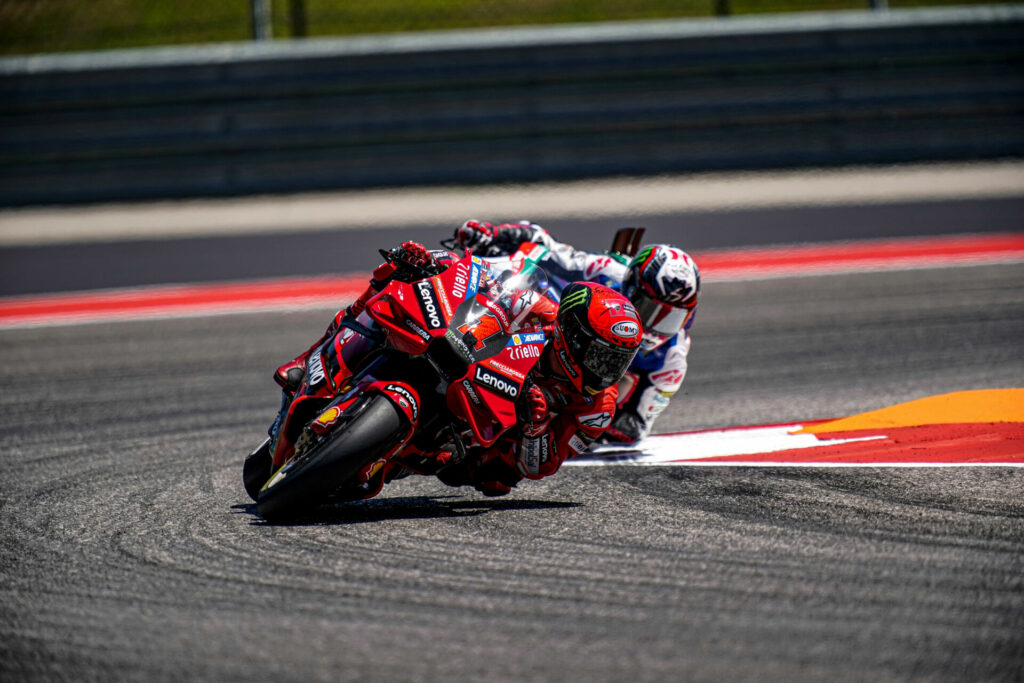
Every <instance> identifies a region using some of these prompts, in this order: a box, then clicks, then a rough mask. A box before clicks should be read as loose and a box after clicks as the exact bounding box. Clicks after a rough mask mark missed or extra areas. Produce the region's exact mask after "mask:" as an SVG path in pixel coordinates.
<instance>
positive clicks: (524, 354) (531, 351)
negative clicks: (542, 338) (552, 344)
mask: <svg viewBox="0 0 1024 683" xmlns="http://www.w3.org/2000/svg"><path fill="white" fill-rule="evenodd" d="M542 348H544V347H543V346H541V345H540V344H520V345H518V346H512V347H510V348H509V350H508V357H509V358H511V359H512V360H530V359H531V358H540V350H541V349H542Z"/></svg>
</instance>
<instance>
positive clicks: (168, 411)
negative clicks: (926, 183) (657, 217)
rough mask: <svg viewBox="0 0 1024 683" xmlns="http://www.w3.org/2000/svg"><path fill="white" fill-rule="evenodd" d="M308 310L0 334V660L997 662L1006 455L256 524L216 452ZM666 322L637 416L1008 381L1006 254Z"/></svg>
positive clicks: (740, 294)
mask: <svg viewBox="0 0 1024 683" xmlns="http://www.w3.org/2000/svg"><path fill="white" fill-rule="evenodd" d="M940 295H941V296H940ZM329 315H330V312H329V311H312V312H310V311H307V312H302V313H291V314H264V315H228V316H220V317H200V318H186V319H178V320H165V321H156V322H127V323H118V324H91V325H81V326H70V327H49V328H46V327H44V328H35V329H31V328H30V329H15V330H6V331H0V353H2V358H3V363H2V365H0V376H2V386H3V387H4V392H3V395H2V398H0V401H2V405H3V410H2V412H0V447H2V448H0V453H2V458H3V460H2V462H3V477H2V479H0V499H2V510H0V591H2V598H0V678H2V679H3V680H5V681H21V680H68V681H109V680H138V681H152V680H211V681H233V680H238V681H242V680H245V681H251V680H294V681H357V680H358V681H364V680H379V681H441V680H455V681H466V680H489V681H503V680H509V681H669V680H693V681H721V680H732V681H739V680H778V681H782V680H821V681H837V680H838V681H844V680H851V681H852V680H856V681H864V680H870V681H887V680H894V681H897V680H898V681H906V680H929V681H931V680H949V681H978V680H1005V681H1012V680H1021V678H1022V677H1024V470H1022V469H1019V468H1017V469H1015V468H1002V467H995V468H948V469H935V468H906V469H848V470H847V469H795V468H794V469H786V468H780V469H743V468H739V469H731V468H693V469H690V468H683V467H673V468H660V467H646V468H641V467H604V468H565V469H564V470H563V471H562V472H560V473H559V474H558V475H557V476H554V477H551V478H549V479H546V480H543V481H540V482H528V483H524V484H521V485H520V487H519V488H518V489H517V490H516V491H514V492H513V494H512V495H510V496H508V497H506V498H501V499H486V498H483V497H481V496H479V495H477V494H475V493H473V492H471V491H469V490H456V489H449V488H446V487H445V486H443V485H442V484H440V483H439V482H436V481H434V480H429V479H426V478H411V479H406V480H403V481H399V482H396V483H395V484H393V485H391V486H390V487H389V488H387V489H385V492H384V494H383V495H382V496H381V497H380V498H378V499H375V500H372V501H368V502H362V503H352V504H345V505H340V506H336V507H334V508H330V509H326V510H325V511H324V513H323V515H322V516H320V517H319V518H317V519H316V520H312V521H310V522H309V523H307V524H298V525H292V526H268V525H266V524H264V523H263V522H262V520H261V519H260V518H259V517H258V516H257V515H256V514H255V510H254V506H252V505H251V504H250V501H249V500H248V498H247V497H246V495H245V492H244V491H243V489H242V485H241V480H240V472H241V461H242V458H243V457H244V455H245V453H246V451H247V448H249V447H251V446H253V445H255V444H256V443H258V442H259V441H260V440H261V434H262V432H263V430H264V429H265V426H266V423H267V422H268V421H269V420H270V419H271V417H272V415H273V412H274V410H275V408H276V405H277V396H276V394H275V389H274V386H273V384H272V382H271V381H270V372H271V371H272V369H273V368H274V367H275V366H276V365H277V364H278V363H280V362H282V361H283V360H285V359H286V358H288V357H290V354H293V353H295V352H298V351H300V350H302V349H303V348H305V345H306V344H307V343H308V342H309V341H310V340H311V339H312V338H315V337H316V336H317V335H319V334H320V332H321V330H322V329H323V326H324V325H325V324H326V322H327V319H328V316H329ZM694 337H695V341H694V348H693V351H692V353H691V356H690V366H691V370H690V375H689V376H688V379H687V381H686V383H685V384H684V395H683V396H681V397H680V398H679V399H677V400H675V401H674V402H673V403H672V405H671V407H670V412H669V413H668V414H667V415H666V417H665V418H663V421H662V422H661V423H659V428H660V429H662V430H665V431H670V430H682V429H698V428H704V427H715V426H730V425H741V424H754V423H769V422H784V421H792V420H803V419H812V418H825V417H837V416H842V415H846V414H850V413H853V412H858V411H863V410H870V409H874V408H879V407H882V406H885V405H888V404H891V403H895V402H898V401H903V400H909V399H912V398H917V397H920V396H924V395H929V394H937V393H942V392H946V391H954V390H962V389H973V388H995V387H1011V386H1022V380H1024V353H1022V348H1024V347H1022V340H1024V268H1022V267H1021V266H1020V265H1003V266H976V267H961V268H944V269H934V270H915V271H907V272H893V273H875V274H861V275H842V276H839V275H836V276H820V277H805V278H791V279H779V280H771V281H761V282H739V283H720V284H714V283H712V284H709V285H708V286H707V287H706V289H705V292H704V294H703V299H702V303H701V311H700V317H699V320H698V322H697V325H696V327H695V335H694Z"/></svg>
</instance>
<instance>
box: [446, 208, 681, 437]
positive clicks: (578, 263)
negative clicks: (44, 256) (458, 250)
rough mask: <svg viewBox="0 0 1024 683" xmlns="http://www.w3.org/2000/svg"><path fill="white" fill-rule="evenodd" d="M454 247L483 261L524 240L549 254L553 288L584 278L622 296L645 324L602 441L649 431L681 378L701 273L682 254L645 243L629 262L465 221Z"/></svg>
mask: <svg viewBox="0 0 1024 683" xmlns="http://www.w3.org/2000/svg"><path fill="white" fill-rule="evenodd" d="M455 242H456V243H457V244H459V245H460V246H463V247H470V248H472V249H474V250H475V252H476V253H477V254H479V255H480V256H483V257H485V258H487V257H499V256H506V255H509V254H512V253H513V252H515V250H516V249H518V248H519V245H520V244H522V243H523V242H536V243H538V244H543V245H544V246H545V247H547V248H548V249H549V250H550V252H549V253H548V254H547V255H546V256H545V257H544V260H543V261H542V265H543V267H544V270H545V271H547V273H548V274H549V275H550V276H551V278H552V279H553V280H555V284H557V285H558V286H559V287H560V286H564V285H565V284H567V283H569V282H574V281H578V280H587V281H591V282H597V283H600V284H603V285H605V286H608V287H611V288H612V289H615V290H617V291H620V292H621V293H622V294H624V295H626V297H628V298H629V299H630V301H632V302H633V305H634V306H636V308H637V311H638V312H639V314H640V319H641V320H642V321H643V323H644V335H643V342H642V345H641V350H640V352H639V353H638V354H637V356H636V358H635V360H634V361H633V363H632V365H630V367H629V370H628V371H627V372H626V374H625V376H624V377H623V378H622V380H621V381H620V383H619V400H618V410H617V412H616V414H615V419H614V421H613V422H612V424H611V426H610V427H609V428H608V429H607V430H606V431H605V434H604V438H605V440H608V441H613V442H623V443H630V442H635V441H638V440H640V439H642V438H644V437H645V436H647V435H648V434H650V432H651V429H652V427H653V426H654V422H655V420H656V419H657V418H658V415H660V414H661V413H662V411H664V410H665V408H666V407H667V406H668V404H669V401H670V400H671V398H672V396H673V395H675V393H676V392H677V391H679V387H680V385H682V383H683V379H684V378H685V377H686V356H687V354H688V353H689V351H690V333H689V329H690V326H691V325H692V324H693V319H694V314H695V312H696V309H697V295H698V293H699V292H700V271H699V270H698V268H697V264H696V262H694V260H693V259H692V258H691V257H690V255H689V254H687V253H686V252H684V251H683V250H681V249H678V248H676V247H672V246H669V245H665V244H655V245H649V246H646V247H644V248H643V249H641V250H640V251H639V253H638V254H637V255H636V256H635V257H634V258H633V259H632V260H629V259H628V258H627V257H625V256H623V255H621V254H611V253H608V254H598V253H593V252H588V251H583V250H580V249H575V248H573V247H572V246H570V245H568V244H563V243H561V242H558V241H556V240H555V239H554V238H552V237H551V235H550V234H548V231H547V230H545V229H544V228H542V227H541V226H539V225H536V224H534V223H530V222H529V221H520V222H519V223H505V224H502V225H492V224H490V223H486V222H482V221H477V220H470V221H466V222H465V223H464V224H463V225H461V226H460V227H459V228H457V229H456V231H455Z"/></svg>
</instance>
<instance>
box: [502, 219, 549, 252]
mask: <svg viewBox="0 0 1024 683" xmlns="http://www.w3.org/2000/svg"><path fill="white" fill-rule="evenodd" d="M542 232H545V230H544V228H542V227H540V226H539V225H537V224H536V223H531V222H530V221H519V222H518V223H502V224H501V225H497V226H494V227H493V228H492V238H491V242H492V243H493V244H494V246H495V247H496V248H499V249H500V250H501V251H502V253H511V252H513V251H515V250H516V249H518V248H519V245H520V244H522V243H523V242H533V241H534V240H535V239H536V237H537V235H538V234H539V233H542Z"/></svg>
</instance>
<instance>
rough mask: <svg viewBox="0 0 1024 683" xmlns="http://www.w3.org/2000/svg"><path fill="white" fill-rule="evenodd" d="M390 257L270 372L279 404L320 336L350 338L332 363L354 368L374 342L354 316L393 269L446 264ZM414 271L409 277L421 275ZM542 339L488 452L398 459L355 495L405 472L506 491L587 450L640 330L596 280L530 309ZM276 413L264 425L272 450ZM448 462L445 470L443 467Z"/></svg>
mask: <svg viewBox="0 0 1024 683" xmlns="http://www.w3.org/2000/svg"><path fill="white" fill-rule="evenodd" d="M393 253H394V254H395V255H396V256H397V258H396V259H394V260H393V262H390V261H389V262H385V263H383V264H381V265H380V266H378V267H377V268H376V269H375V270H374V272H373V277H372V278H371V280H370V284H369V286H368V287H367V289H366V291H365V292H364V293H363V294H362V295H361V296H360V297H359V298H357V299H356V301H354V302H353V303H352V304H351V305H349V306H348V307H347V308H346V309H343V310H341V311H339V312H338V313H337V314H336V315H335V317H334V320H333V321H332V322H331V324H330V325H329V326H328V328H327V330H326V332H325V333H324V335H323V336H322V337H321V338H320V339H319V340H318V341H317V342H316V343H315V344H313V345H312V346H311V347H310V348H309V349H307V350H306V351H305V352H304V353H302V354H300V355H299V356H298V357H296V358H295V359H294V360H292V361H290V362H288V363H285V364H284V365H282V366H281V367H279V368H278V369H277V371H276V372H275V373H274V379H275V381H276V382H277V383H278V384H279V385H281V387H282V389H283V390H284V392H285V406H283V408H282V411H281V415H282V416H283V415H284V414H285V413H286V411H287V403H288V402H289V401H290V398H291V396H292V395H293V394H294V392H295V390H296V388H298V386H299V384H300V383H301V381H302V378H303V375H304V372H305V370H304V369H305V366H306V360H307V358H308V357H309V355H310V353H311V352H313V350H314V349H316V348H317V347H318V346H320V344H322V343H323V342H324V341H325V340H326V339H328V338H330V337H334V336H335V335H338V334H342V335H349V336H350V337H354V338H350V339H348V340H347V343H346V344H345V346H344V350H343V354H342V355H341V356H339V357H338V359H337V360H338V362H339V363H344V364H345V365H346V366H347V368H348V369H349V370H350V371H352V370H355V368H356V367H357V365H358V363H359V361H360V360H362V358H363V357H365V355H366V354H367V353H368V352H369V351H371V350H372V349H373V348H374V347H375V346H376V345H377V344H378V342H377V341H376V340H375V339H374V338H373V336H372V335H370V334H365V332H368V329H367V327H366V325H367V323H368V319H367V318H366V317H365V316H362V317H360V314H361V313H362V312H363V310H364V309H365V307H366V303H367V301H369V299H371V298H372V297H373V296H375V295H376V294H377V293H379V292H380V291H381V290H382V289H383V288H384V286H385V285H386V284H387V283H388V282H389V281H390V280H391V279H393V278H396V277H397V278H408V277H410V274H409V273H404V272H403V269H402V267H401V265H396V263H397V264H401V263H403V262H405V263H410V264H413V265H414V266H415V267H416V268H417V269H419V270H420V272H421V273H422V272H428V273H430V274H436V273H440V272H442V271H443V270H445V269H446V268H447V267H448V265H449V263H450V262H451V261H452V260H453V259H452V255H451V254H449V253H448V252H446V251H434V252H431V251H428V250H427V249H426V248H425V247H424V246H423V245H421V244H418V243H416V242H405V243H403V244H402V245H401V247H399V249H397V250H396V251H395V252H393ZM419 277H422V274H419V275H415V276H413V277H412V279H419ZM532 312H533V315H534V316H535V317H536V318H537V319H538V320H539V321H540V322H541V324H542V325H543V326H544V328H545V332H546V333H547V335H548V336H549V338H550V340H549V342H548V343H547V344H546V345H545V347H544V351H543V352H542V354H541V357H540V358H539V359H538V362H537V365H536V366H534V369H533V371H531V372H530V374H529V375H528V376H527V379H526V382H525V383H524V385H523V391H522V392H521V393H520V397H519V400H518V402H517V415H518V418H519V420H518V424H517V426H516V427H515V428H513V429H512V430H510V431H509V432H507V433H506V434H504V435H502V437H500V438H499V439H498V441H497V442H495V443H494V444H493V445H492V446H490V447H489V448H486V449H483V448H480V447H476V448H472V449H470V451H469V454H468V456H467V457H466V458H464V459H463V460H461V461H459V462H454V461H452V453H449V452H441V453H435V454H426V453H412V454H410V455H409V456H406V455H405V454H404V453H403V454H401V455H400V456H398V457H396V458H394V459H393V462H392V463H389V466H388V467H386V468H384V469H383V470H381V471H380V472H378V473H377V474H376V475H375V476H374V479H373V480H372V481H368V482H367V483H366V484H365V485H364V486H363V488H362V489H361V490H360V491H359V492H358V493H357V494H355V495H354V496H353V497H356V498H359V497H362V498H367V497H371V496H373V495H376V494H377V493H378V492H379V491H380V488H381V487H382V486H383V485H384V484H385V483H387V482H388V481H391V480H393V479H396V478H400V477H402V476H405V475H407V474H409V473H410V472H411V471H415V472H418V473H420V474H436V475H437V476H438V478H439V479H441V481H443V482H444V483H446V484H448V485H449V486H463V485H471V486H474V487H475V488H476V489H477V490H478V491H480V492H482V493H484V494H485V495H489V496H500V495H504V494H507V493H508V492H509V491H510V490H511V489H512V487H514V486H515V485H516V483H517V482H518V481H520V480H521V479H523V478H529V479H541V478H543V477H546V476H550V475H551V474H554V473H555V472H556V471H557V470H558V468H559V467H560V466H561V464H562V463H563V462H564V461H565V460H566V459H568V458H570V457H573V456H574V455H577V454H579V453H583V452H585V451H586V450H587V449H588V448H589V446H590V444H591V443H593V442H594V440H596V439H597V438H598V437H600V436H601V434H602V433H603V432H604V431H605V429H607V428H608V426H609V425H610V424H611V422H612V419H613V417H614V414H615V403H616V398H617V396H618V389H617V383H618V381H619V379H620V378H621V377H622V374H623V372H624V371H625V370H626V368H628V367H629V364H630V362H632V360H633V357H634V356H635V355H636V352H637V350H638V349H639V348H640V344H641V339H642V332H643V330H642V326H641V324H640V319H639V317H638V315H637V312H636V309H635V308H634V307H633V305H632V304H631V303H630V302H629V301H628V300H627V299H626V298H625V297H623V296H621V295H620V294H618V293H616V292H614V291H612V290H611V289H609V288H607V287H604V286H602V285H599V284H596V283H573V284H571V285H569V286H568V287H566V288H565V289H564V290H563V292H562V299H561V304H560V305H559V306H558V307H557V313H556V306H555V304H554V303H553V302H551V301H549V300H547V299H544V298H542V299H541V300H540V301H538V302H536V303H535V304H534V305H533V307H532ZM280 422H281V417H279V419H278V420H277V421H276V422H275V425H274V426H273V427H272V428H271V436H272V438H274V441H275V450H277V449H283V448H287V447H288V446H290V444H282V443H281V442H282V441H283V439H278V438H276V431H277V429H278V428H279V426H280ZM450 463H451V464H450Z"/></svg>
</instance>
